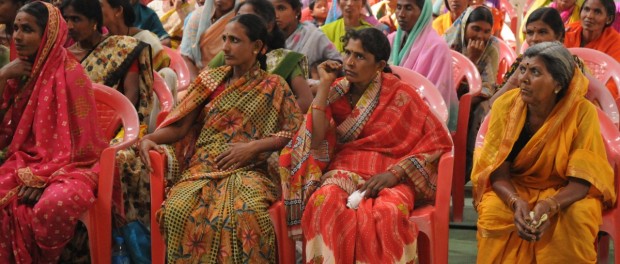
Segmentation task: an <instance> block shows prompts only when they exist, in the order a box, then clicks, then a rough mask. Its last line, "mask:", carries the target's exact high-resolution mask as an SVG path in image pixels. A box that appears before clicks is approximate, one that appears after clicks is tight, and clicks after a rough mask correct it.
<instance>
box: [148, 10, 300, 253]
mask: <svg viewBox="0 0 620 264" xmlns="http://www.w3.org/2000/svg"><path fill="white" fill-rule="evenodd" d="M267 36H268V34H267V26H266V25H265V23H264V22H263V20H262V19H261V18H259V17H258V16H256V15H249V14H248V15H240V16H237V17H235V18H233V19H232V20H231V21H230V22H229V23H228V24H227V25H226V27H225V29H224V33H223V36H222V39H223V41H224V46H223V51H224V54H225V60H226V64H227V65H226V66H222V67H218V68H214V69H209V70H206V71H203V72H202V73H200V75H199V76H198V77H197V78H196V80H195V81H194V83H193V84H192V85H191V86H190V88H189V92H188V94H187V96H186V97H185V98H184V99H183V101H182V102H181V103H180V104H179V106H178V107H176V108H175V109H174V110H173V111H172V112H171V113H170V115H169V116H168V118H167V119H166V120H165V121H164V123H162V124H161V126H160V127H159V128H158V129H157V130H156V131H155V132H154V133H153V134H149V135H146V136H145V137H144V138H143V139H142V141H141V144H140V149H141V156H142V159H143V160H144V162H145V164H147V167H149V165H148V164H149V160H148V151H149V150H150V149H158V150H160V151H162V152H163V151H164V149H163V148H161V147H158V146H157V145H156V144H172V143H175V142H177V141H179V140H181V139H184V138H185V139H186V138H187V136H191V133H192V132H193V130H192V129H191V127H192V126H193V125H194V123H200V124H199V126H200V127H199V128H198V130H199V131H198V132H199V136H198V137H197V138H196V139H195V140H193V141H194V143H193V144H192V145H190V146H191V147H192V149H193V150H192V151H190V153H184V154H185V157H188V159H187V160H188V161H189V164H188V165H187V166H184V169H183V173H182V174H181V175H180V176H177V177H174V176H173V177H172V178H173V179H174V180H173V183H174V185H173V186H172V188H171V189H170V191H169V193H168V197H167V199H166V201H165V205H164V206H163V207H162V209H161V210H160V211H159V223H160V226H162V227H163V229H164V230H163V231H164V234H165V235H166V245H167V249H168V252H167V255H168V261H169V262H170V263H216V262H217V263H242V262H249V263H274V262H275V256H276V254H275V252H276V249H275V235H274V230H273V226H272V224H271V219H270V217H269V213H268V212H267V208H268V207H269V205H270V203H272V202H273V201H274V200H275V199H276V197H275V196H276V195H275V188H276V185H275V184H274V183H273V182H272V181H271V180H270V179H269V178H267V176H266V169H267V164H266V160H267V157H268V155H269V154H270V153H271V152H273V151H276V150H280V149H281V148H282V147H284V145H285V144H286V143H287V142H288V141H289V139H290V138H291V137H292V135H293V133H295V132H296V131H297V130H298V129H299V124H300V123H301V118H302V115H301V112H300V110H299V107H298V106H297V104H296V100H295V97H294V96H293V93H292V92H291V90H290V89H289V87H288V85H287V84H286V81H285V80H284V79H282V78H281V77H279V76H277V75H271V74H269V73H267V72H265V71H264V70H263V69H264V68H263V69H261V68H259V63H258V62H257V57H258V60H259V61H260V62H261V65H262V66H263V67H264V66H265V64H262V63H264V62H265V61H264V59H265V56H264V54H262V52H263V49H264V44H265V43H266V41H267V39H266V38H267ZM190 141H191V140H190ZM185 142H188V141H184V143H185ZM182 145H186V144H179V145H178V146H182ZM179 150H180V149H177V151H179ZM174 153H175V152H172V151H168V155H169V157H168V159H169V160H176V158H174V157H172V156H174V155H173V154H174ZM180 160H181V161H182V160H185V159H184V158H181V159H180Z"/></svg>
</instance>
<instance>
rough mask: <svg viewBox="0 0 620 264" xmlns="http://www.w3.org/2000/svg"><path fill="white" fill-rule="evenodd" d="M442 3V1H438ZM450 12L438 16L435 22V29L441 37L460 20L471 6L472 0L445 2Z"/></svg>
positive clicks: (450, 0) (445, 0)
mask: <svg viewBox="0 0 620 264" xmlns="http://www.w3.org/2000/svg"><path fill="white" fill-rule="evenodd" d="M437 1H441V0H437ZM443 1H444V4H445V6H446V8H447V9H448V12H447V13H445V14H443V15H440V16H438V17H437V18H435V20H433V29H435V31H437V34H439V35H440V36H441V35H443V34H444V33H446V30H448V29H449V28H450V27H452V24H454V21H456V19H457V18H459V17H460V16H461V15H462V14H463V12H465V9H467V7H468V6H469V4H470V2H471V0H443Z"/></svg>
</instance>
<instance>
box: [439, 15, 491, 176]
mask: <svg viewBox="0 0 620 264" xmlns="http://www.w3.org/2000/svg"><path fill="white" fill-rule="evenodd" d="M492 28H493V14H491V11H490V10H489V8H488V7H486V6H471V7H468V8H467V9H466V10H465V12H463V14H462V15H461V16H460V17H459V18H458V19H457V20H456V21H454V24H453V25H452V27H451V28H449V29H448V31H446V33H445V34H444V39H445V40H446V42H448V45H449V46H450V48H451V49H453V50H455V51H458V52H460V53H461V54H463V55H465V56H466V57H467V58H469V60H471V61H472V62H473V63H474V65H476V68H477V69H478V72H479V73H480V77H481V78H482V91H481V92H480V95H478V96H475V97H474V98H472V102H471V114H470V116H469V126H468V127H469V131H468V134H467V135H468V138H467V155H466V160H467V161H466V167H467V172H466V174H465V175H466V176H465V182H468V181H469V175H470V173H469V172H470V171H471V164H472V159H471V158H472V156H473V152H474V143H475V141H476V134H478V129H479V128H480V124H481V123H482V120H483V119H484V117H485V116H486V115H487V113H488V112H489V109H490V108H491V103H490V101H489V100H488V99H490V98H491V97H493V95H494V94H495V91H496V89H497V87H496V86H497V84H496V80H497V71H498V67H499V43H498V40H497V38H496V37H494V36H492V35H491V32H492ZM468 90H469V88H468V86H467V85H463V84H461V85H460V87H459V88H458V90H457V96H458V97H459V98H460V97H461V95H463V94H464V93H466V92H467V91H468Z"/></svg>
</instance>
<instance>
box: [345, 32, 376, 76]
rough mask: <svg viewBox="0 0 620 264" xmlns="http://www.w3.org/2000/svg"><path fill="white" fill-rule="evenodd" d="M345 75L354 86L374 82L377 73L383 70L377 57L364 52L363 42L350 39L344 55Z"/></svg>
mask: <svg viewBox="0 0 620 264" xmlns="http://www.w3.org/2000/svg"><path fill="white" fill-rule="evenodd" d="M342 60H343V66H344V74H345V77H346V78H347V80H349V81H350V82H351V83H353V84H357V83H359V84H365V83H368V82H370V81H372V80H373V79H374V78H375V76H376V74H377V71H379V70H381V69H383V65H382V64H381V62H377V61H376V60H375V55H374V54H372V53H370V52H367V51H365V50H364V47H363V46H362V41H361V40H357V39H350V40H349V42H348V43H347V46H346V47H345V48H344V52H343V54H342Z"/></svg>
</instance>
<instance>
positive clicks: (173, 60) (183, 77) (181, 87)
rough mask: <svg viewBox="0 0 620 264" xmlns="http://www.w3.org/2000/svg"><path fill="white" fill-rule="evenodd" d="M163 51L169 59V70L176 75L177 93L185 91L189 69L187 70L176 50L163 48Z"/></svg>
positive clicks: (188, 82) (188, 80) (188, 81)
mask: <svg viewBox="0 0 620 264" xmlns="http://www.w3.org/2000/svg"><path fill="white" fill-rule="evenodd" d="M164 50H165V51H166V53H168V56H169V57H170V68H172V70H174V72H176V73H177V83H178V86H177V92H180V91H185V90H186V89H187V87H188V86H189V84H190V82H191V81H190V79H189V78H190V77H189V68H187V64H185V61H184V60H183V57H181V53H179V51H178V50H173V49H171V48H169V47H166V46H164Z"/></svg>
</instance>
